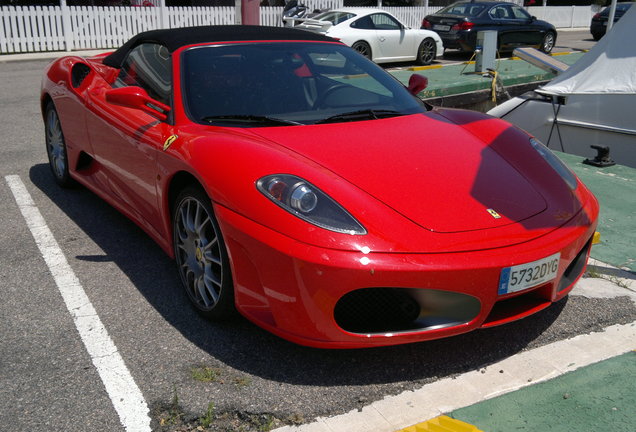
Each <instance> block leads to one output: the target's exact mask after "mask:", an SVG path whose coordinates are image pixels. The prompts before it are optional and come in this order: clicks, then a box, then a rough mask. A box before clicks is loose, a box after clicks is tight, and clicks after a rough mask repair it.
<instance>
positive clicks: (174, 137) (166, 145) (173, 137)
mask: <svg viewBox="0 0 636 432" xmlns="http://www.w3.org/2000/svg"><path fill="white" fill-rule="evenodd" d="M177 138H179V137H178V136H177V135H170V136H169V137H168V139H167V140H166V142H164V143H163V151H166V150H168V148H169V147H170V146H171V145H172V143H173V142H175V141H176V140H177Z"/></svg>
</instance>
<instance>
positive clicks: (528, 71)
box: [390, 53, 584, 99]
mask: <svg viewBox="0 0 636 432" xmlns="http://www.w3.org/2000/svg"><path fill="white" fill-rule="evenodd" d="M583 54H584V53H573V54H565V55H559V56H557V57H556V58H558V59H559V60H560V61H562V62H563V63H566V64H569V65H572V64H573V63H574V62H575V61H577V60H578V59H579V58H580V57H581V56H582V55H583ZM497 63H498V66H497V72H498V73H499V76H500V78H501V79H502V81H503V84H504V86H510V85H515V84H526V83H530V82H534V81H544V80H551V79H552V78H554V77H555V75H553V74H551V73H549V72H545V71H544V70H542V69H539V68H537V67H535V66H532V65H531V64H530V63H527V62H525V61H523V60H512V59H501V60H498V61H497ZM474 70H475V66H474V65H472V64H469V65H465V64H460V65H448V66H444V67H441V68H436V69H424V70H418V71H416V73H418V74H420V75H424V76H425V77H427V78H428V87H427V88H426V90H424V91H423V92H422V93H420V94H419V95H418V96H419V97H420V98H423V99H425V98H433V97H439V96H449V95H454V94H460V93H467V92H472V91H477V90H484V89H489V88H490V87H491V85H492V79H491V78H489V77H482V76H481V75H476V74H474V73H471V72H473V71H474ZM390 72H391V74H392V75H393V76H395V77H396V78H397V79H399V80H400V81H402V82H403V83H404V84H407V83H408V80H409V77H410V76H411V75H412V74H413V73H414V72H413V71H411V70H392V71H390Z"/></svg>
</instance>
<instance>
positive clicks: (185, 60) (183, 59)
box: [179, 41, 427, 127]
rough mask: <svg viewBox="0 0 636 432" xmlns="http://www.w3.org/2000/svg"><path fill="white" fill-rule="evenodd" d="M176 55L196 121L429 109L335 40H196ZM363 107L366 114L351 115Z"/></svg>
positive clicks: (238, 123)
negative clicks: (226, 41)
mask: <svg viewBox="0 0 636 432" xmlns="http://www.w3.org/2000/svg"><path fill="white" fill-rule="evenodd" d="M179 62H180V68H181V74H180V78H181V84H180V88H181V94H182V102H183V107H184V110H185V113H186V115H187V117H188V118H189V119H190V120H191V121H193V122H195V123H199V124H213V125H221V126H232V127H267V126H293V125H309V124H318V123H324V122H325V120H326V119H337V120H336V121H333V120H332V121H329V122H341V121H342V122H344V121H357V120H377V119H379V118H385V117H392V116H399V115H409V114H416V113H423V112H426V111H427V106H426V104H424V102H422V101H421V100H420V99H419V98H417V97H415V96H413V95H411V94H410V93H409V92H408V90H407V89H406V87H405V86H404V84H402V83H401V82H400V81H398V80H397V79H396V78H395V77H393V76H392V75H390V74H389V73H387V72H386V71H385V70H384V69H382V68H381V67H379V66H378V65H376V64H375V63H373V62H371V61H370V60H368V59H366V58H365V57H363V56H361V55H360V54H359V53H357V52H356V51H354V50H353V49H351V48H350V47H348V46H346V45H343V44H341V43H338V42H333V43H331V42H314V41H253V42H252V41H250V42H232V43H222V44H206V45H197V46H193V47H189V48H186V49H185V50H183V51H182V52H181V54H180V59H179ZM224 62H226V63H227V64H223V63H224ZM224 68H225V69H224ZM275 68H279V69H276V70H275ZM279 71H280V72H279ZM222 72H225V73H226V76H222V75H221V74H222ZM360 112H365V113H368V115H366V116H364V115H356V116H354V117H355V118H353V119H352V117H351V115H350V114H352V113H356V114H358V113H360ZM379 112H380V113H382V114H381V115H378V113H379ZM385 113H393V114H391V115H386V114H385Z"/></svg>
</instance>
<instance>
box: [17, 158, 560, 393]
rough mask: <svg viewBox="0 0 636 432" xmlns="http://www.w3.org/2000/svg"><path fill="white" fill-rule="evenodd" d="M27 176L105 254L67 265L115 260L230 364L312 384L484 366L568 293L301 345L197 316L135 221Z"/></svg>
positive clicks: (390, 379) (541, 322)
mask: <svg viewBox="0 0 636 432" xmlns="http://www.w3.org/2000/svg"><path fill="white" fill-rule="evenodd" d="M29 174H30V180H31V181H32V182H33V184H34V185H35V186H36V187H37V188H39V189H40V190H41V191H42V192H43V193H44V194H45V195H46V196H47V197H48V198H49V199H50V200H51V202H52V203H53V204H55V205H56V206H58V207H59V209H61V210H62V211H63V212H64V213H65V214H66V215H67V216H68V217H69V218H70V219H71V220H72V221H73V222H74V223H75V224H77V225H78V226H79V228H80V229H82V230H83V231H84V232H85V233H86V235H87V236H89V237H90V238H91V240H92V241H94V242H95V243H96V244H97V246H99V247H100V248H101V250H103V252H104V254H105V255H100V256H85V255H84V256H75V257H67V258H68V259H69V262H70V263H71V264H72V263H73V260H81V261H84V262H93V263H99V262H105V261H108V262H113V263H114V264H116V265H117V266H118V267H119V269H120V270H121V271H122V272H123V273H124V274H125V275H126V277H128V278H129V279H130V281H131V282H132V284H133V285H134V286H135V287H136V289H137V290H139V292H140V293H141V294H142V295H143V296H144V297H145V299H146V301H147V302H148V303H149V304H150V305H151V306H152V307H153V308H154V309H155V310H156V311H157V313H158V314H160V315H161V317H162V318H163V319H165V320H166V321H167V322H168V323H169V324H170V325H172V326H173V327H174V328H175V329H176V330H177V331H179V332H180V333H181V334H182V335H183V336H184V337H185V338H187V339H188V340H189V341H190V342H192V343H193V344H194V345H196V346H197V347H199V348H200V349H202V350H204V351H205V352H207V353H208V354H209V355H210V356H212V357H214V358H215V359H217V360H219V361H221V362H223V363H225V364H227V365H228V366H230V367H232V368H234V369H236V370H240V371H243V372H245V373H249V374H252V375H255V376H259V377H262V378H264V379H268V380H275V381H279V382H284V383H290V384H294V385H318V386H342V385H364V384H386V383H395V382H401V381H418V382H426V381H430V380H433V379H439V378H441V377H445V376H452V375H454V374H459V373H463V372H467V371H470V370H475V369H479V368H483V367H486V366H487V365H489V364H491V363H493V362H497V361H499V360H502V359H504V358H506V357H509V356H511V355H514V354H516V353H518V352H519V351H521V350H523V349H524V348H526V347H527V346H528V345H533V341H535V340H536V339H537V338H539V337H540V336H541V335H542V334H543V333H544V332H545V331H546V329H548V328H549V327H551V326H552V325H553V324H554V322H555V320H557V318H558V317H559V315H560V314H561V312H562V311H563V309H564V308H565V306H566V304H567V302H568V300H567V298H566V299H565V300H562V301H560V302H558V303H556V304H554V305H552V307H550V308H548V309H546V310H543V311H541V312H539V313H537V314H535V315H533V316H530V317H528V318H526V319H523V320H521V321H518V322H515V323H511V324H508V325H505V326H502V327H495V328H491V329H484V330H479V331H474V332H471V333H467V334H464V335H460V336H455V337H452V338H447V339H441V340H435V341H429V342H421V343H414V344H408V345H400V346H394V347H382V348H369V349H360V350H322V349H314V348H307V347H302V346H299V345H295V344H292V343H290V342H287V341H285V340H282V339H280V338H278V337H276V336H274V335H272V334H270V333H268V332H266V331H264V330H262V329H260V328H259V327H257V326H255V325H253V324H251V323H250V322H248V321H247V320H246V319H243V318H240V317H238V318H236V319H235V320H232V321H230V322H224V323H212V322H208V321H206V320H204V319H202V318H201V317H199V315H197V314H196V312H195V311H194V310H193V309H192V308H191V307H190V305H189V303H188V300H187V298H186V295H185V294H184V293H183V292H182V291H181V287H180V281H179V277H178V274H177V271H176V268H175V265H174V262H173V261H172V260H171V259H170V258H168V256H166V255H165V253H164V252H163V251H162V250H161V248H160V247H159V246H157V245H156V244H155V243H154V242H153V241H152V240H151V239H150V238H149V237H148V236H146V234H145V233H144V232H143V231H142V230H141V229H139V228H138V227H137V226H136V225H135V224H134V223H132V222H130V221H129V220H128V219H127V218H126V217H124V216H123V215H121V214H120V213H119V212H117V211H116V210H115V209H113V208H112V207H110V206H109V205H108V204H107V203H106V202H104V201H103V200H101V199H100V198H99V197H97V196H96V195H94V194H93V193H92V192H90V191H88V190H87V189H85V188H83V187H79V186H78V187H76V188H72V189H61V188H59V187H58V186H57V185H56V184H55V183H54V181H53V179H52V177H51V174H50V170H49V167H48V165H47V164H39V165H35V166H33V167H32V168H31V170H30V172H29ZM140 251H142V252H143V253H140ZM535 344H536V343H535Z"/></svg>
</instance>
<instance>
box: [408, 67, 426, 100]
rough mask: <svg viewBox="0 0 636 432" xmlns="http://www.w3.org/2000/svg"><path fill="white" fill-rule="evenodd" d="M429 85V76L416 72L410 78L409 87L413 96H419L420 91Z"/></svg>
mask: <svg viewBox="0 0 636 432" xmlns="http://www.w3.org/2000/svg"><path fill="white" fill-rule="evenodd" d="M427 86H428V78H426V77H425V76H423V75H420V74H416V73H415V74H413V75H411V77H410V78H409V86H408V87H407V89H408V91H409V93H411V94H412V95H413V96H417V95H418V94H419V92H421V91H422V90H424V89H425V88H426V87H427Z"/></svg>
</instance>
